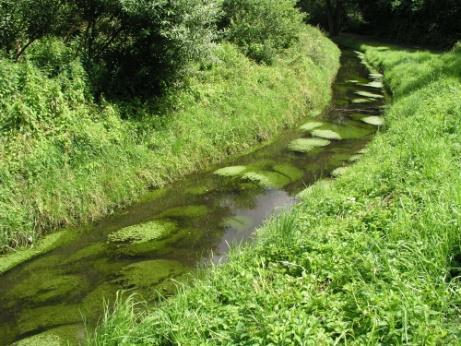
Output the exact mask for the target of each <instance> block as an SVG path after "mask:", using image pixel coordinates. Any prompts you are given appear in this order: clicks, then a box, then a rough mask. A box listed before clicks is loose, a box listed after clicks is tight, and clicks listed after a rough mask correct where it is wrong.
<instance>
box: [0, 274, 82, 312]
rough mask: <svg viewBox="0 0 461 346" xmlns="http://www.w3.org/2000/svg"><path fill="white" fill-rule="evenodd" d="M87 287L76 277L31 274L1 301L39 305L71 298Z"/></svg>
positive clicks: (80, 278)
mask: <svg viewBox="0 0 461 346" xmlns="http://www.w3.org/2000/svg"><path fill="white" fill-rule="evenodd" d="M87 287H88V284H87V282H86V281H85V280H84V279H83V278H82V277H80V276H78V275H58V274H57V273H55V272H53V271H48V270H46V269H45V270H42V271H37V272H33V273H31V274H30V275H28V276H27V277H25V278H24V279H23V281H21V282H19V283H18V284H16V285H15V286H14V287H13V288H12V289H11V290H9V291H8V292H7V293H6V294H5V295H4V296H3V299H5V300H6V302H7V305H8V304H13V305H14V304H16V303H17V302H18V301H21V302H23V303H24V302H26V303H29V304H40V303H44V302H47V301H50V300H53V299H58V298H64V297H66V298H71V297H73V296H75V295H78V294H79V292H81V291H84V290H85V289H86V288H87Z"/></svg>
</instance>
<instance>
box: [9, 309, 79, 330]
mask: <svg viewBox="0 0 461 346" xmlns="http://www.w3.org/2000/svg"><path fill="white" fill-rule="evenodd" d="M82 321H83V317H82V314H81V309H80V306H79V305H76V304H70V305H67V304H58V305H51V306H44V307H40V308H35V309H26V310H23V311H22V312H21V314H20V315H19V317H18V323H17V327H18V330H19V332H20V334H26V333H31V332H34V331H39V330H44V329H48V328H52V327H57V326H61V325H65V324H75V323H81V322H82Z"/></svg>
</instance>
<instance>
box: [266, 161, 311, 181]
mask: <svg viewBox="0 0 461 346" xmlns="http://www.w3.org/2000/svg"><path fill="white" fill-rule="evenodd" d="M272 169H273V170H274V171H275V172H277V173H280V174H283V175H284V176H287V177H288V178H290V180H291V181H297V180H299V179H301V178H302V177H303V176H304V172H303V171H302V170H300V169H299V168H298V167H296V166H293V165H291V164H289V163H282V164H278V165H275V166H274V167H272Z"/></svg>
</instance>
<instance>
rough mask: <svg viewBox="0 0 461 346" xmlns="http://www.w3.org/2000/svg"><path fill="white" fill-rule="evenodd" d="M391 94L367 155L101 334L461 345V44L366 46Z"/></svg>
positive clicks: (159, 339) (118, 314) (131, 339)
mask: <svg viewBox="0 0 461 346" xmlns="http://www.w3.org/2000/svg"><path fill="white" fill-rule="evenodd" d="M361 49H362V50H364V51H365V54H366V57H367V59H368V61H369V62H371V63H372V64H373V65H375V66H376V67H378V68H380V69H382V70H383V71H384V73H385V82H386V84H387V86H388V88H389V89H390V90H391V91H392V93H393V103H392V105H391V106H390V107H389V109H388V110H387V130H386V131H385V132H383V133H381V134H379V135H378V136H377V137H376V138H375V140H374V141H373V143H372V144H371V145H370V148H369V150H368V153H367V154H366V155H365V156H364V158H363V160H362V161H360V162H359V163H357V164H356V165H355V166H354V167H352V168H351V169H350V170H348V171H347V172H346V173H345V174H344V175H343V176H342V177H341V178H339V179H338V180H336V181H334V182H332V183H321V184H317V185H315V186H314V187H312V188H310V189H309V190H308V191H306V192H305V193H304V194H303V195H304V197H303V198H304V200H303V202H302V203H301V204H300V205H298V206H297V207H296V208H295V209H294V210H293V211H291V212H289V213H288V214H286V215H283V216H282V217H278V218H277V219H274V220H272V222H270V223H269V224H268V225H267V226H265V227H264V228H263V229H261V230H260V231H259V233H258V234H259V236H258V241H257V242H256V244H253V245H251V246H248V247H245V248H243V249H239V250H235V251H234V252H233V254H232V256H231V259H230V261H229V263H227V264H225V265H223V266H221V267H218V268H216V269H214V270H212V271H210V272H209V273H208V274H206V275H205V277H204V278H203V279H201V280H199V281H197V282H196V283H195V285H194V286H193V287H191V288H185V289H184V290H183V291H182V292H180V293H179V294H178V295H177V296H176V297H175V298H173V299H170V300H167V301H165V302H164V303H163V304H162V305H160V306H159V307H156V308H155V309H152V310H151V311H149V312H141V311H139V312H136V311H135V310H136V309H134V310H133V306H132V305H131V304H130V303H122V304H120V305H119V306H118V308H117V309H116V310H115V312H114V313H112V314H109V315H108V317H107V318H106V321H105V323H104V324H103V325H102V327H101V328H100V329H99V330H98V331H97V333H96V336H95V338H94V340H92V342H93V344H96V345H134V344H139V345H145V344H152V345H171V344H175V345H176V344H177V345H231V344H232V345H306V344H320V345H324V344H338V343H339V344H354V345H364V344H372V345H375V344H387V345H389V344H417V345H421V344H429V345H434V344H453V345H455V344H459V342H460V340H461V332H460V329H459V325H460V322H461V318H460V316H461V314H460V304H461V286H460V285H459V274H460V269H459V267H460V261H459V260H460V253H461V247H460V245H461V237H460V235H461V233H460V229H461V228H460V227H461V175H460V174H459V168H460V161H459V157H460V154H461V101H460V100H461V79H460V76H461V68H460V66H461V50H460V49H459V48H457V49H454V50H453V51H451V52H447V53H444V54H432V53H428V52H408V51H404V50H399V49H396V48H392V49H388V48H383V47H372V46H366V45H362V46H361Z"/></svg>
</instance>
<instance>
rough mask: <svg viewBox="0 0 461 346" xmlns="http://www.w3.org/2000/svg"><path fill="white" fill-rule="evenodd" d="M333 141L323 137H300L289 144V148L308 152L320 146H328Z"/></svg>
mask: <svg viewBox="0 0 461 346" xmlns="http://www.w3.org/2000/svg"><path fill="white" fill-rule="evenodd" d="M330 143H331V142H330V141H329V140H327V139H322V138H298V139H295V140H294V141H292V142H291V143H290V144H289V145H288V149H290V150H292V151H297V152H301V153H307V152H309V151H312V150H314V149H315V148H319V147H326V146H327V145H329V144H330Z"/></svg>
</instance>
